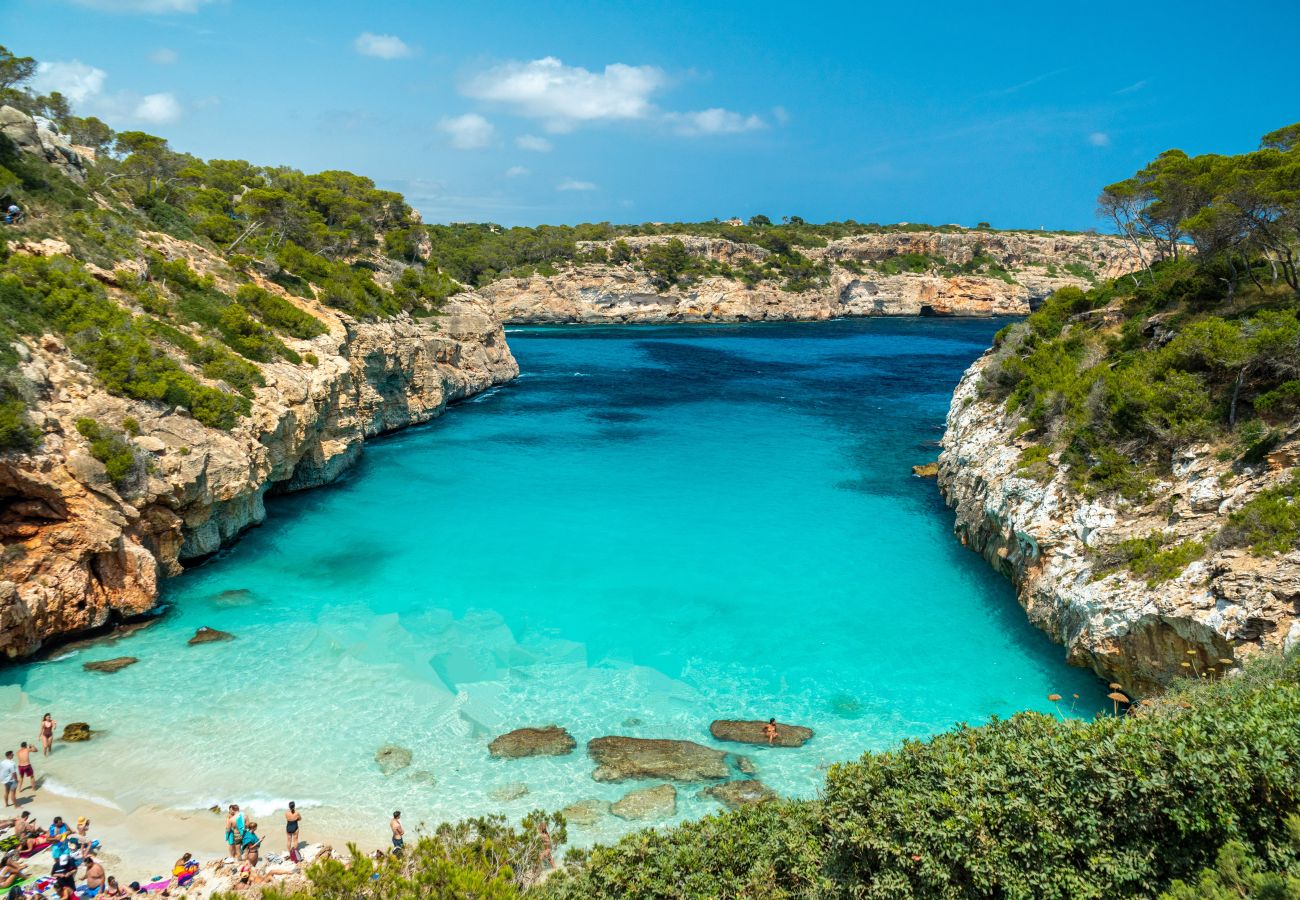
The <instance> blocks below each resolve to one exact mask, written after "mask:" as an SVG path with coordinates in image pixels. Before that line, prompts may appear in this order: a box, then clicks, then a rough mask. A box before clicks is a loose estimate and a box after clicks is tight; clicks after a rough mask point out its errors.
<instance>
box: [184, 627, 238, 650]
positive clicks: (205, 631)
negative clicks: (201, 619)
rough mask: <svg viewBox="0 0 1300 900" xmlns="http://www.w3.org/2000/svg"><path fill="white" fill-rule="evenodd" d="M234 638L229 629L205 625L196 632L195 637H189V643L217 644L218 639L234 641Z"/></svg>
mask: <svg viewBox="0 0 1300 900" xmlns="http://www.w3.org/2000/svg"><path fill="white" fill-rule="evenodd" d="M234 639H235V636H234V635H233V634H231V633H230V632H229V631H218V630H217V629H215V628H209V627H208V626H206V625H204V626H203V627H202V628H200V629H199V630H198V631H196V632H194V637H192V638H190V639H189V645H190V646H191V647H193V646H194V645H195V644H215V643H217V642H218V641H233V640H234Z"/></svg>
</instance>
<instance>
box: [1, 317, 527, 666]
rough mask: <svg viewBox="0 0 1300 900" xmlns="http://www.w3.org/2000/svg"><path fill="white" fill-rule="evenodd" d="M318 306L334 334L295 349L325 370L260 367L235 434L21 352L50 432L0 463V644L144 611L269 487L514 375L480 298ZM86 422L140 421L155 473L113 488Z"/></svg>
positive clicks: (63, 360)
mask: <svg viewBox="0 0 1300 900" xmlns="http://www.w3.org/2000/svg"><path fill="white" fill-rule="evenodd" d="M313 312H314V313H315V314H316V315H317V316H318V317H319V318H321V319H322V320H323V321H325V322H326V323H327V324H329V326H330V332H329V334H326V335H322V336H321V337H318V338H315V339H313V340H311V341H301V342H297V343H296V346H297V348H298V349H299V350H300V351H301V352H303V353H304V354H305V353H308V352H310V353H314V354H315V355H316V357H317V358H318V360H319V362H318V364H317V365H316V366H311V365H308V364H306V363H304V364H303V365H301V366H295V365H291V364H289V363H274V364H268V365H265V366H263V374H264V375H265V377H266V381H267V385H266V387H264V388H260V389H258V391H257V396H256V399H255V401H254V406H253V412H252V415H251V416H250V417H248V418H247V419H245V420H243V421H242V422H241V423H240V424H239V425H238V426H236V427H235V428H234V429H233V430H232V431H230V432H228V433H227V432H221V431H216V430H213V429H210V428H206V427H204V426H203V425H201V424H200V423H198V422H197V421H195V420H194V419H193V418H191V417H190V416H189V415H188V414H186V413H185V412H184V411H182V410H170V411H169V410H164V409H159V408H157V407H155V406H151V405H149V404H144V403H138V402H134V401H130V400H125V399H123V398H120V397H114V396H110V395H109V394H107V393H105V392H104V391H103V390H102V389H101V388H100V387H99V386H98V385H97V383H96V382H95V381H94V380H93V379H92V378H91V376H90V374H89V373H88V372H87V370H86V369H85V367H84V366H82V365H81V363H79V362H78V361H77V360H75V359H74V358H73V357H72V356H71V355H70V354H69V353H68V351H67V349H66V348H65V347H64V346H63V344H62V343H61V342H60V341H59V340H57V339H56V338H53V337H46V338H44V339H42V340H40V341H36V342H33V343H32V344H30V345H24V346H23V347H22V354H23V357H24V362H23V365H22V370H23V374H24V375H25V376H26V377H27V378H28V379H29V380H30V381H31V383H32V384H33V385H34V386H35V390H36V391H37V393H38V395H39V397H38V404H37V412H36V414H35V416H34V417H33V418H34V419H35V421H36V423H37V424H38V425H39V426H40V427H41V429H42V431H43V432H44V439H43V443H42V446H41V449H40V451H39V452H38V453H36V454H32V455H14V454H9V455H6V456H4V457H0V538H3V542H4V545H5V552H4V556H3V570H2V571H0V651H3V653H5V654H6V655H7V656H9V657H18V656H25V655H28V654H31V653H33V652H35V651H36V650H37V649H39V648H40V647H41V645H42V644H43V643H45V642H47V641H49V640H51V639H57V638H59V637H62V636H66V635H71V634H75V633H77V632H80V631H84V630H86V629H89V628H94V627H96V626H100V625H103V624H105V623H107V622H110V621H112V620H114V619H115V618H120V617H123V616H130V615H134V614H139V613H143V612H146V611H148V610H149V609H150V608H152V607H153V606H154V605H155V603H156V602H157V598H158V587H159V582H160V580H161V579H162V578H164V577H165V576H168V575H174V574H177V573H178V572H180V571H181V569H182V565H183V563H185V562H186V561H188V560H196V559H199V558H202V557H204V556H206V555H208V554H211V553H214V552H215V551H217V550H218V549H220V548H221V547H222V546H223V545H224V544H226V543H228V542H229V541H231V540H232V539H233V538H235V537H236V536H237V535H238V534H239V533H240V532H241V531H243V530H244V529H246V528H248V527H249V526H251V525H255V524H257V523H259V522H261V521H262V520H263V519H264V518H265V516H266V511H265V508H264V505H263V500H264V498H265V496H266V494H267V493H268V491H271V490H299V489H303V488H308V487H314V486H317V485H321V484H326V483H328V482H330V481H332V480H333V479H335V478H337V477H338V476H339V474H340V473H342V472H343V471H345V470H346V469H347V468H348V467H349V466H350V465H351V464H352V463H354V462H355V461H356V459H357V458H358V456H359V454H360V453H361V446H362V443H363V442H364V441H365V439H366V438H367V437H370V436H372V435H376V434H380V433H382V432H385V431H391V430H393V429H396V428H402V427H404V426H406V425H411V424H415V423H418V422H425V421H428V420H429V419H432V418H434V417H436V416H438V415H440V414H441V413H442V412H443V410H444V409H446V407H447V404H448V403H451V402H453V401H455V400H459V399H461V398H463V397H467V396H469V395H472V394H474V393H476V392H479V391H482V390H485V389H486V388H488V387H491V386H492V385H495V384H499V383H502V382H504V381H507V380H509V379H511V378H513V377H514V376H515V375H517V374H518V371H519V370H518V366H517V365H516V363H515V361H514V358H513V357H512V356H511V354H510V350H509V348H508V347H507V346H506V343H505V337H504V334H503V332H502V329H501V325H500V323H499V321H498V320H497V319H496V317H495V316H494V315H493V312H492V309H491V307H490V306H489V305H488V304H487V303H486V302H485V301H484V300H483V299H482V298H480V297H478V296H477V295H475V294H460V295H457V296H455V297H453V298H451V299H450V300H449V301H448V302H447V305H446V307H445V309H444V311H443V313H442V315H440V316H438V317H437V318H436V319H431V320H421V321H413V320H411V319H409V318H405V317H402V318H398V319H393V320H389V321H384V322H373V323H363V322H357V321H354V320H351V319H348V318H347V317H345V316H341V315H338V314H337V313H334V312H332V311H330V310H327V309H323V308H315V309H313ZM83 416H87V417H90V418H94V419H97V420H99V421H101V422H112V423H116V422H120V421H122V420H123V419H124V418H125V417H127V416H130V417H133V418H135V419H136V420H137V421H138V422H139V425H140V429H139V432H140V433H139V436H137V437H135V438H134V439H133V441H134V444H135V446H136V449H137V451H138V453H139V455H140V456H141V457H143V458H147V460H148V462H149V463H150V468H151V469H152V471H151V472H150V473H149V474H147V475H145V476H142V478H141V479H139V483H138V484H135V485H133V486H132V487H131V489H129V490H124V492H123V493H119V491H118V490H117V489H115V488H114V487H113V485H112V484H111V483H110V482H109V480H108V478H107V476H106V474H105V469H104V466H103V464H102V463H100V462H98V461H96V460H95V459H93V458H92V457H91V456H90V455H89V453H88V451H87V446H86V442H85V441H84V440H83V439H82V438H81V436H80V435H79V434H78V433H77V431H76V428H75V424H74V423H75V421H76V419H77V418H79V417H83ZM124 493H125V496H124V495H123V494H124Z"/></svg>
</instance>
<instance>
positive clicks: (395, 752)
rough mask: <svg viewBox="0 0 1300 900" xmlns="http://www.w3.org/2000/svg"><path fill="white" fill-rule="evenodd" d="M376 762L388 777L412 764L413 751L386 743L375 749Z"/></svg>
mask: <svg viewBox="0 0 1300 900" xmlns="http://www.w3.org/2000/svg"><path fill="white" fill-rule="evenodd" d="M375 762H376V763H378V764H379V771H381V772H383V773H384V776H385V777H387V776H389V775H392V774H393V773H394V772H400V771H402V770H403V769H405V768H407V767H409V766H410V765H411V751H410V750H407V749H406V748H405V747H399V746H397V745H396V744H385V745H384V746H382V747H380V748H379V749H378V750H376V751H375Z"/></svg>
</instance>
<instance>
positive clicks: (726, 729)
mask: <svg viewBox="0 0 1300 900" xmlns="http://www.w3.org/2000/svg"><path fill="white" fill-rule="evenodd" d="M766 724H767V723H766V722H762V721H759V720H752V721H751V720H742V719H717V720H715V721H714V722H713V724H712V725H710V726H709V733H710V734H712V735H713V736H714V737H715V738H717V739H718V740H720V741H733V742H735V743H738V744H762V745H763V746H768V743H767V733H766V732H765V731H764V730H763V726H765V725H766ZM812 736H813V731H812V729H811V728H805V727H803V726H802V725H782V724H781V723H780V722H778V723H777V725H776V739H775V740H774V741H772V744H771V746H773V747H802V746H803V745H804V744H805V743H806V742H807V741H809V740H811V739H812Z"/></svg>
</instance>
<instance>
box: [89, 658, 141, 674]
mask: <svg viewBox="0 0 1300 900" xmlns="http://www.w3.org/2000/svg"><path fill="white" fill-rule="evenodd" d="M139 661H140V660H139V659H137V658H136V657H134V656H118V657H115V658H113V659H101V660H98V661H96V662H88V663H82V664H81V667H82V668H83V669H85V670H86V671H87V672H104V673H106V674H109V675H111V674H113V673H114V672H120V671H122V670H123V669H125V668H126V667H127V666H133V665H135V664H136V663H138V662H139Z"/></svg>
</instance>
